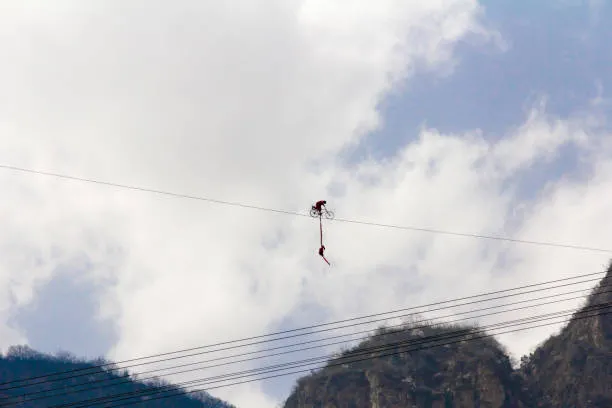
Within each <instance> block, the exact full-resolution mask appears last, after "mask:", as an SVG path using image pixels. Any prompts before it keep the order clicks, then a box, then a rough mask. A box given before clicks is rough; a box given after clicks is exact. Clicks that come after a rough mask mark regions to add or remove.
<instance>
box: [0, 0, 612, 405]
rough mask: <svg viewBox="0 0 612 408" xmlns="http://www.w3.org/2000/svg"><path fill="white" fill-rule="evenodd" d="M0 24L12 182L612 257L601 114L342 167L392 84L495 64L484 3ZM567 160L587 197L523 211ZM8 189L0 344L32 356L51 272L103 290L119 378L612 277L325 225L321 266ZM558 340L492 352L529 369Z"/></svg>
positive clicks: (132, 207)
mask: <svg viewBox="0 0 612 408" xmlns="http://www.w3.org/2000/svg"><path fill="white" fill-rule="evenodd" d="M0 15H1V17H0V52H2V56H1V57H0V59H1V60H2V61H11V63H10V64H2V65H1V66H0V88H1V89H3V92H2V96H0V146H1V147H0V162H2V163H3V164H12V165H17V166H23V167H31V168H36V169H41V170H49V171H55V172H59V173H67V174H73V175H78V176H82V177H89V178H97V179H102V180H108V181H116V182H120V183H124V184H132V185H142V186H147V187H151V188H156V189H161V190H169V191H173V192H179V193H180V192H183V193H186V194H191V195H203V196H207V197H212V198H217V199H221V200H228V201H234V202H244V203H249V204H254V205H260V206H268V207H273V208H283V209H288V210H295V211H305V210H307V209H308V206H309V205H310V204H311V203H312V202H313V201H315V200H317V199H319V198H326V199H328V201H329V203H330V206H331V207H333V208H334V210H335V211H336V213H337V215H338V216H339V217H342V218H354V219H359V220H366V221H375V222H382V223H390V224H396V225H415V226H423V227H431V228H438V229H444V230H450V231H460V232H471V233H477V234H496V235H506V234H511V235H513V236H515V237H517V238H527V239H541V240H551V239H554V240H558V241H568V242H575V243H581V244H583V245H592V246H601V247H605V246H606V232H605V231H608V230H609V227H610V226H609V225H606V223H609V222H610V221H608V219H607V218H605V214H606V210H607V208H610V204H612V203H611V202H610V201H611V200H612V198H606V197H607V196H609V195H606V193H605V191H606V190H607V189H609V188H610V184H611V183H612V172H611V165H610V160H609V158H610V154H611V153H612V146H610V144H609V142H607V141H608V140H609V135H608V134H607V133H606V130H605V128H603V127H602V126H601V120H600V118H599V117H598V116H596V115H595V116H593V115H592V114H588V115H587V114H584V113H581V114H579V115H576V116H574V117H569V118H557V117H550V116H548V115H547V114H546V111H545V108H543V107H540V106H536V107H535V108H534V110H533V111H532V112H531V113H530V114H529V115H528V116H527V117H526V119H525V123H523V124H519V125H520V126H517V128H516V129H512V130H510V131H509V132H508V134H507V135H504V137H503V138H501V140H499V141H496V142H492V141H490V140H488V139H487V138H486V137H485V135H482V134H481V133H480V132H478V131H477V130H473V129H466V130H460V131H458V132H457V133H456V134H440V133H439V132H437V131H436V130H435V129H427V128H423V129H422V130H421V132H420V134H419V137H418V139H417V140H415V141H413V142H411V143H409V144H407V145H405V146H404V147H403V148H401V149H399V150H398V151H397V152H396V154H395V155H393V156H392V157H388V158H386V159H382V160H374V159H368V158H366V159H364V160H363V161H359V162H357V163H346V161H344V160H342V159H341V156H342V155H341V153H342V152H344V151H346V150H347V149H351V148H355V147H356V146H358V145H359V143H360V141H361V140H362V139H363V137H364V136H365V135H366V134H367V133H368V132H371V131H373V130H375V129H376V128H377V127H378V126H379V125H380V124H381V118H380V115H379V113H378V111H377V106H378V104H379V103H380V102H381V100H382V99H383V98H384V97H385V95H386V94H388V92H390V91H392V89H393V88H394V86H397V85H399V84H401V83H402V81H409V80H410V78H411V75H412V74H413V73H414V72H416V71H418V70H429V71H433V72H435V73H436V74H444V75H450V74H452V67H453V66H454V64H457V63H460V61H457V60H456V59H455V58H454V56H453V47H454V45H456V43H457V42H458V41H461V40H462V39H465V38H468V37H469V36H477V37H479V38H485V39H487V40H494V41H495V42H494V43H493V44H494V46H499V44H500V42H499V41H500V40H499V38H500V37H499V35H497V34H496V33H495V32H492V31H491V30H490V29H488V28H487V27H486V26H485V25H484V24H483V23H482V10H481V9H480V7H479V5H478V4H477V2H475V1H470V0H453V1H428V2H421V1H410V2H406V1H402V2H400V1H381V2H378V3H376V5H375V4H374V3H373V2H360V3H358V4H357V5H356V4H355V3H354V2H351V4H350V6H349V4H348V3H346V4H344V3H343V2H336V3H330V2H324V1H313V0H311V1H286V0H285V1H267V2H258V3H253V2H239V3H236V2H233V3H232V4H231V5H229V4H222V3H221V2H210V3H206V4H204V3H201V2H189V1H185V2H181V3H180V4H175V5H172V6H168V5H166V4H165V3H162V2H151V1H148V2H146V3H145V2H131V3H129V4H127V3H125V2H118V1H117V2H115V1H106V2H104V3H102V2H100V3H97V4H95V3H88V4H87V6H85V5H84V4H82V3H81V2H68V1H64V2H57V4H54V7H49V6H48V5H46V4H43V3H42V2H40V3H39V4H37V5H34V3H31V6H30V7H27V6H25V5H22V3H18V2H16V1H15V2H11V3H10V5H9V6H5V10H3V11H2V13H0ZM466 97H469V95H468V96H466ZM594 109H595V108H594ZM567 147H569V148H571V149H576V151H579V152H580V155H581V160H582V161H581V162H580V163H581V166H582V167H581V169H582V170H583V173H581V174H582V176H581V177H577V178H571V179H565V178H559V179H552V180H548V184H547V185H546V186H544V187H545V188H543V189H542V190H541V191H539V192H538V193H537V194H536V195H535V196H534V197H532V198H531V199H529V200H526V199H524V198H523V197H522V196H521V195H520V194H519V190H520V188H519V187H520V185H521V183H522V182H523V181H524V180H526V179H528V178H529V177H531V176H533V172H534V171H536V170H537V168H538V167H537V166H540V165H547V164H549V163H551V162H554V161H555V160H556V159H557V158H558V155H559V152H560V151H561V149H563V148H567ZM534 169H535V170H534ZM0 185H1V186H2V191H3V193H4V194H3V199H2V200H0V214H2V218H1V221H0V222H1V225H0V226H1V228H0V255H1V256H0V280H1V283H2V285H1V286H0V287H2V288H3V290H2V292H1V293H0V302H1V303H0V306H1V307H0V311H1V312H0V313H1V315H0V334H2V335H3V336H0V338H2V344H1V345H2V346H3V347H6V346H8V345H10V344H14V343H16V342H24V341H27V338H26V336H25V334H24V333H23V331H21V330H20V328H19V327H14V326H11V325H10V324H8V316H9V315H10V313H11V310H14V309H15V308H19V307H23V306H24V305H27V304H28V303H30V302H32V300H33V297H34V293H35V290H36V288H37V287H39V286H40V285H43V284H44V283H45V282H48V281H49V279H51V278H52V277H53V276H54V274H55V273H57V270H59V269H61V268H71V269H73V270H77V271H82V273H83V274H86V276H88V278H89V279H92V280H93V281H94V282H97V283H98V284H99V285H100V286H103V287H104V291H103V297H102V299H101V303H100V315H99V318H100V319H102V318H105V319H110V320H111V321H113V322H114V324H115V325H116V328H117V335H118V341H117V343H116V344H115V346H114V347H113V349H112V350H111V352H110V357H111V358H115V359H128V358H133V357H138V356H144V355H149V354H154V353H162V352H168V351H173V350H177V349H183V348H188V347H194V346H198V345H202V344H210V343H214V342H217V341H224V340H228V339H233V338H241V337H245V336H250V335H254V334H261V333H264V332H266V331H269V330H275V329H276V328H278V327H279V325H282V324H286V322H287V321H288V320H290V321H292V322H293V324H301V325H306V324H310V323H312V320H311V318H312V315H311V314H309V313H306V312H304V310H307V309H306V308H307V307H312V308H314V309H315V311H314V312H313V313H315V314H316V315H317V317H318V318H321V316H323V317H322V318H323V319H327V320H334V319H341V318H346V317H351V316H354V315H360V314H368V313H375V312H379V311H385V310H390V309H394V308H398V307H406V306H412V305H418V304H423V303H430V302H431V301H436V300H444V299H447V298H453V297H458V296H462V295H470V294H473V293H478V292H485V291H491V290H496V289H502V288H505V287H509V286H516V285H517V282H524V281H533V280H534V279H536V278H537V279H536V280H537V281H541V280H548V279H555V278H557V277H563V276H566V275H573V274H577V273H587V272H594V271H596V270H597V269H599V268H600V267H601V266H602V265H603V263H605V262H606V257H605V256H602V255H601V254H595V255H593V254H585V253H580V252H577V251H569V250H561V249H551V248H538V247H529V246H521V245H509V244H506V243H501V242H491V241H483V240H475V239H468V238H461V237H450V236H443V235H434V234H427V233H419V232H409V231H399V230H397V231H395V230H387V229H379V228H378V229H377V228H374V227H368V226H362V225H351V224H341V223H336V222H330V223H328V224H327V225H326V235H325V240H326V245H327V248H328V252H327V254H328V256H329V259H330V261H331V262H332V267H331V268H329V267H327V265H326V264H324V263H323V262H322V261H321V260H320V259H318V257H317V255H316V250H317V249H318V246H317V245H318V233H319V232H318V226H317V225H316V222H314V221H313V220H311V219H309V218H305V217H304V218H302V217H290V216H287V215H282V214H271V213H265V212H258V211H254V210H248V209H240V208H236V207H231V206H220V205H215V204H207V203H202V202H196V201H189V200H180V199H174V198H168V197H163V196H155V195H150V194H145V193H140V192H135V191H124V190H118V189H112V188H109V187H104V186H100V185H91V184H80V183H74V182H66V181H64V180H56V179H49V178H46V177H39V176H32V175H24V174H15V173H11V172H8V171H3V172H2V173H0ZM502 258H503V259H505V261H504V262H501V261H500V260H501V259H502ZM575 305H577V303H575ZM571 306H572V304H571V302H569V305H568V306H567V307H571ZM553 309H554V307H553ZM2 323H4V324H2ZM547 332H548V331H546V330H540V331H533V332H522V334H517V335H514V336H509V337H505V338H504V339H505V340H506V341H507V344H509V346H510V347H511V349H512V350H513V351H515V352H524V351H526V350H528V349H529V347H532V346H533V345H534V344H535V343H536V342H537V341H539V340H541V339H542V337H543V336H544V335H545V334H546V333H547ZM296 358H298V357H296ZM166 365H167V364H166ZM256 366H257V363H256V362H253V363H248V364H247V363H245V364H242V365H238V366H232V370H238V369H248V368H251V367H256ZM207 375H211V374H210V372H200V373H198V372H196V373H191V374H189V375H187V374H186V375H183V376H173V377H171V378H170V379H172V380H185V379H187V380H188V379H193V378H198V377H203V376H207ZM271 384H273V383H271ZM288 391H289V390H288V389H287V390H284V389H283V390H281V391H279V392H278V393H276V392H274V393H272V394H275V395H272V394H271V393H270V392H265V391H264V390H263V388H262V383H259V382H255V383H250V384H245V385H242V386H237V387H233V388H225V389H219V390H215V391H214V394H215V395H217V396H219V397H221V398H225V399H228V400H230V401H231V402H233V403H235V404H237V405H238V406H249V407H272V406H274V405H275V404H276V403H277V402H278V401H277V400H276V399H277V397H278V394H281V395H282V394H285V395H286V394H287V393H288Z"/></svg>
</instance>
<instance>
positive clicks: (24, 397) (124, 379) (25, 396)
mask: <svg viewBox="0 0 612 408" xmlns="http://www.w3.org/2000/svg"><path fill="white" fill-rule="evenodd" d="M611 286H612V285H606V287H611ZM603 287H604V286H600V287H599V289H602V288H603ZM584 291H585V290H584V289H583V290H576V291H570V292H565V293H560V294H554V295H548V296H543V297H539V298H536V299H527V300H522V301H518V302H512V303H507V304H504V305H497V306H491V307H486V308H479V309H475V310H469V311H465V312H460V313H454V314H451V315H447V316H442V317H436V318H435V319H436V320H439V319H446V318H448V317H452V316H457V315H465V314H468V313H476V312H481V311H485V310H491V309H499V308H504V307H508V306H512V305H516V304H522V303H527V302H533V301H537V300H542V299H546V298H552V297H556V298H558V297H559V296H563V295H567V294H573V293H577V292H584ZM606 293H612V290H608V291H598V292H593V293H592V295H599V294H606ZM581 298H584V296H575V297H571V298H565V299H557V300H553V301H549V302H544V303H538V304H533V305H528V306H523V307H517V308H512V309H506V310H502V311H498V312H492V313H486V314H481V315H478V316H469V317H465V318H461V319H455V320H451V321H444V322H443V323H442V324H446V325H449V324H456V323H458V322H461V321H466V320H470V319H478V318H482V317H489V316H493V315H499V314H504V313H509V312H516V311H519V310H525V309H529V308H535V307H541V306H546V305H550V304H557V303H562V302H566V301H570V300H577V299H581ZM430 326H431V325H430V324H426V325H421V326H418V325H417V326H411V327H410V330H418V329H424V328H428V327H430ZM403 327H404V324H403V323H400V324H397V325H391V326H385V327H384V329H385V330H389V329H393V328H403ZM371 331H372V329H368V330H363V331H360V332H357V333H348V334H342V335H336V336H331V337H327V338H323V339H317V340H311V341H305V342H299V343H296V344H289V345H284V346H278V347H273V348H269V349H264V350H260V351H258V352H247V353H241V354H238V355H232V356H225V357H218V358H214V359H209V360H204V361H200V362H192V363H188V364H182V365H179V366H175V367H167V368H162V369H157V370H150V371H145V372H139V373H136V374H137V375H139V376H140V375H142V374H145V373H151V372H158V373H160V372H161V371H165V370H170V369H173V368H180V367H185V366H193V365H198V364H202V363H206V362H213V361H219V360H226V359H231V358H235V357H240V356H244V355H250V354H257V353H261V352H266V351H274V350H279V349H286V348H291V347H297V346H303V345H306V344H312V343H318V342H323V341H326V340H331V339H334V338H341V337H347V336H355V335H356V334H363V333H370V332H371ZM386 335H388V333H381V334H374V335H370V336H362V337H360V338H357V339H349V340H343V341H335V342H332V343H326V344H321V345H317V346H311V347H301V348H300V349H297V350H290V351H284V352H277V353H273V354H268V355H263V356H258V357H251V358H246V359H241V360H233V361H230V362H227V363H221V364H214V365H208V366H204V367H197V368H192V369H188V370H181V371H176V372H171V373H166V374H164V375H165V376H170V375H176V374H185V373H188V372H193V371H202V370H206V369H211V368H217V367H221V366H226V365H231V364H237V363H243V362H247V361H254V360H259V359H264V358H270V357H278V356H281V355H286V354H291V353H297V352H303V351H306V350H313V349H319V348H322V347H329V346H333V345H338V344H345V343H348V342H352V341H356V340H361V341H363V340H367V339H373V338H377V337H384V336H386ZM156 378H157V376H151V377H144V378H142V377H140V378H138V380H139V381H141V382H142V381H146V380H153V379H156ZM117 380H118V381H117ZM109 381H117V382H114V383H112V384H107V385H98V386H93V387H92V386H90V387H87V388H83V389H78V390H67V389H70V388H76V387H81V386H85V385H92V384H96V383H103V382H109ZM132 381H133V380H132V379H131V378H130V376H126V377H118V378H112V379H99V380H93V381H87V382H86V383H81V384H74V385H64V384H62V386H61V389H62V390H64V392H61V393H56V394H51V395H44V396H40V397H35V398H30V397H31V396H33V395H38V394H48V393H49V392H52V391H54V390H53V389H51V390H41V391H36V392H29V393H25V394H22V395H20V396H19V397H6V398H7V399H16V398H19V399H20V401H21V402H19V403H14V402H9V403H0V407H9V406H13V405H16V404H21V403H25V402H32V401H39V400H44V399H50V398H57V397H60V396H66V395H72V394H77V393H81V392H85V391H90V390H97V389H104V388H108V387H115V386H119V385H122V384H126V383H129V382H132ZM58 388H59V387H58Z"/></svg>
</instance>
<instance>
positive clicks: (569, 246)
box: [0, 164, 612, 253]
mask: <svg viewBox="0 0 612 408" xmlns="http://www.w3.org/2000/svg"><path fill="white" fill-rule="evenodd" d="M0 168H2V169H5V170H13V171H18V172H25V173H32V174H38V175H44V176H49V177H57V178H62V179H66V180H72V181H81V182H86V183H93V184H99V185H105V186H110V187H115V188H121V189H128V190H135V191H140V192H147V193H153V194H161V195H166V196H171V197H175V198H183V199H189V200H198V201H207V202H210V203H215V204H221V205H229V206H235V207H242V208H249V209H253V210H260V211H268V212H274V213H279V214H285V215H294V216H299V217H310V215H309V214H303V213H300V212H297V211H289V210H281V209H275V208H270V207H263V206H256V205H251V204H244V203H239V202H233V201H225V200H218V199H213V198H208V197H202V196H194V195H189V194H182V193H173V192H169V191H165V190H157V189H152V188H147V187H140V186H134V185H127V184H120V183H114V182H107V181H101V180H95V179H90V178H84V177H76V176H69V175H65V174H59V173H52V172H47V171H41V170H33V169H28V168H24V167H17V166H11V165H6V164H0ZM334 221H337V222H345V223H351V224H361V225H369V226H374V227H381V228H393V229H400V230H409V231H419V232H428V233H433V234H443V235H453V236H460V237H468V238H477V239H489V240H496V241H507V242H513V243H519V244H528V245H540V246H548V247H558V248H566V249H576V250H582V251H591V252H600V253H612V249H606V248H596V247H590V246H582V245H574V244H564V243H559V242H546V241H535V240H524V239H516V238H509V237H502V236H494V235H484V234H473V233H463V232H454V231H445V230H440V229H434V228H421V227H413V226H401V225H393V224H383V223H377V222H369V221H359V220H352V219H344V218H334Z"/></svg>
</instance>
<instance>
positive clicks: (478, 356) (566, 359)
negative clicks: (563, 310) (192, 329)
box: [284, 263, 612, 408]
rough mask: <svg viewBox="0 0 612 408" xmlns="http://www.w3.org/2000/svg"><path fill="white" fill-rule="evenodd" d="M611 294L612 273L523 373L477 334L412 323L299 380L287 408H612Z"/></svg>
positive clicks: (527, 360) (383, 331)
mask: <svg viewBox="0 0 612 408" xmlns="http://www.w3.org/2000/svg"><path fill="white" fill-rule="evenodd" d="M606 291H612V263H611V264H610V266H609V267H608V270H607V274H606V276H605V277H604V278H603V279H602V281H601V282H600V284H599V285H598V286H597V287H596V288H595V289H594V290H593V292H592V294H591V295H590V296H589V298H588V299H587V302H586V304H585V306H584V307H582V308H581V309H580V310H579V311H577V312H576V313H575V314H574V316H573V318H572V320H571V321H570V322H569V323H568V324H567V326H566V327H565V328H564V329H563V330H562V331H561V332H560V334H558V335H555V336H552V337H550V338H549V339H548V340H546V341H545V342H544V343H543V344H542V345H541V346H539V347H538V348H537V349H536V351H534V353H532V354H531V355H530V356H525V357H523V358H522V359H521V365H520V367H519V368H516V369H514V368H513V367H512V364H511V362H510V358H509V357H508V354H507V353H506V351H505V350H504V348H503V347H502V346H501V345H500V344H499V343H498V342H497V341H496V340H495V339H494V338H493V337H484V336H486V332H485V331H483V330H482V329H480V328H478V327H476V326H458V325H444V324H433V323H432V324H429V325H427V324H426V323H424V322H422V321H420V322H419V323H418V328H417V326H415V323H408V324H406V325H404V326H403V327H401V328H399V329H390V328H380V329H379V330H378V331H377V332H376V333H375V334H374V335H372V336H371V337H370V338H368V339H367V340H365V341H363V342H361V343H360V344H359V345H357V346H356V347H354V348H351V349H350V350H347V351H344V352H343V353H341V354H340V355H338V356H337V357H335V358H333V359H330V360H329V361H328V362H327V364H326V365H325V366H324V367H322V368H320V369H318V370H314V371H313V373H312V374H311V375H309V376H305V377H302V378H300V379H299V380H298V381H297V384H296V385H295V387H294V389H293V391H292V392H291V394H290V396H289V397H288V398H287V400H286V401H285V403H284V408H319V407H321V408H340V407H342V408H400V407H401V408H407V407H415V408H449V407H462V408H474V407H479V408H485V407H487V408H532V407H542V408H553V407H554V408H604V407H606V408H612V308H610V306H612V294H611V293H602V292H606ZM606 307H607V309H606ZM585 317H586V318H585ZM423 326H425V327H423ZM398 342H399V343H400V345H401V346H398V345H397V343H398ZM401 342H404V343H403V344H401ZM450 343H452V344H450ZM406 344H409V346H408V347H407V346H406ZM406 350H412V351H410V352H406ZM366 358H370V359H368V360H365V361H356V360H364V359H366Z"/></svg>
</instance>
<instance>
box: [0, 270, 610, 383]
mask: <svg viewBox="0 0 612 408" xmlns="http://www.w3.org/2000/svg"><path fill="white" fill-rule="evenodd" d="M603 273H605V272H594V273H588V274H581V275H576V276H572V277H567V278H560V279H555V280H551V281H545V282H540V283H535V284H529V285H522V286H518V287H514V288H510V289H503V290H497V291H491V292H485V293H481V294H478V295H471V296H465V297H461V298H455V299H451V300H445V301H439V302H433V303H429V304H425V305H420V306H412V307H406V308H401V309H395V310H392V311H388V312H380V313H374V314H369V315H365V316H359V317H353V318H348V319H342V320H336V321H334V322H327V323H320V324H315V325H309V326H305V327H301V328H295V329H289V330H283V331H277V332H273V333H268V334H264V335H259V336H251V337H246V338H242V339H238V340H230V341H224V342H218V343H213V344H209V345H205V346H199V347H192V348H187V349H183V350H179V351H173V352H166V353H158V354H153V355H149V356H145V357H139V358H132V359H128V360H122V361H117V362H113V363H105V364H98V365H92V366H90V367H85V368H78V369H71V370H65V371H57V372H52V373H48V374H45V375H38V376H31V377H24V378H20V379H15V380H12V381H7V382H4V383H0V386H4V387H1V388H0V391H7V390H11V389H16V388H24V387H30V386H33V385H37V384H42V383H50V382H55V381H62V380H67V379H71V378H77V377H81V376H87V375H90V374H91V371H93V370H98V369H100V368H104V367H117V366H118V365H120V364H124V363H132V362H134V361H141V360H145V359H151V358H158V357H165V356H169V355H176V354H181V353H186V352H190V351H195V350H204V349H210V348H213V347H219V346H225V345H229V344H235V343H240V342H244V341H249V340H255V339H262V338H266V337H274V336H279V335H284V334H289V333H296V332H298V331H304V330H308V329H318V328H321V327H328V328H327V329H323V330H318V331H310V332H308V333H305V334H293V335H289V336H282V337H277V338H272V339H266V340H259V341H256V342H251V343H246V344H240V345H234V346H230V347H224V348H220V349H219V348H217V349H214V350H209V351H200V352H198V353H194V354H188V355H182V356H176V357H170V358H162V359H157V360H154V361H147V362H144V363H138V364H130V365H127V366H123V367H117V368H114V369H113V370H124V369H126V368H131V367H136V366H142V365H148V364H156V363H160V362H164V361H171V360H177V359H181V358H187V357H193V356H195V355H201V354H208V353H213V352H219V351H226V350H231V349H236V348H240V347H247V346H252V345H258V344H263V343H269V342H272V341H279V340H284V339H288V338H295V337H299V336H303V335H309V334H316V333H320V332H325V331H330V330H337V329H338V327H331V328H330V326H335V325H336V326H337V325H338V324H341V323H346V322H354V321H357V320H363V319H367V318H371V317H380V316H385V315H393V314H397V313H400V312H408V311H413V313H415V312H414V311H417V310H419V309H424V308H430V307H432V306H440V305H444V304H450V303H453V302H459V301H463V300H469V299H476V298H479V297H484V296H491V295H496V294H502V293H506V292H511V291H516V290H521V289H529V288H534V287H537V286H543V285H547V284H551V283H557V282H565V281H569V280H573V279H579V278H582V277H588V276H594V275H601V274H603ZM599 280H600V279H599V278H593V279H587V280H583V281H580V282H574V283H566V284H561V285H555V286H550V287H546V288H543V289H536V290H531V291H525V292H521V293H516V294H506V295H503V296H496V297H493V298H487V299H482V300H475V301H470V302H464V303H460V304H455V305H451V306H448V307H460V306H466V305H470V304H477V303H481V302H484V301H492V300H499V299H503V298H508V297H513V296H521V295H525V294H529V293H534V292H539V291H541V290H550V289H557V288H560V287H566V286H571V285H576V284H581V283H588V282H592V281H599ZM448 307H445V308H448ZM442 309H444V308H438V309H433V310H429V311H428V310H422V311H418V312H416V313H424V312H431V311H437V310H442ZM390 318H395V317H390ZM384 320H386V319H384ZM340 328H341V327H340ZM75 373H79V374H75ZM62 374H72V375H69V376H65V377H61V378H54V377H56V376H60V375H62ZM32 380H41V381H36V382H30V383H29V384H25V385H15V384H16V383H23V382H28V381H32ZM7 385H8V387H6V386H7Z"/></svg>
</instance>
